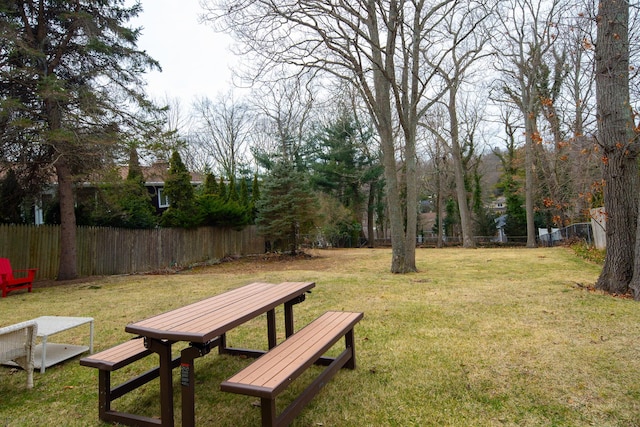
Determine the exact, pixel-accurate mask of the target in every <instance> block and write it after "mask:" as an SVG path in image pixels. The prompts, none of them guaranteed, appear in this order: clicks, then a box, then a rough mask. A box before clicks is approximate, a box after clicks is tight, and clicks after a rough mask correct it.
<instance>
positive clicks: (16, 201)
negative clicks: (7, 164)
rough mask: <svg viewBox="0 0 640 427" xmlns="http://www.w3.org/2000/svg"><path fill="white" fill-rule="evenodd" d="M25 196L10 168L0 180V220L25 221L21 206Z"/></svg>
mask: <svg viewBox="0 0 640 427" xmlns="http://www.w3.org/2000/svg"><path fill="white" fill-rule="evenodd" d="M24 197H25V193H24V190H23V189H22V187H21V186H20V183H19V182H18V178H17V176H16V173H15V171H14V170H13V169H9V170H8V172H7V174H6V176H5V177H4V179H3V180H2V181H0V222H5V223H13V224H21V223H23V222H24V220H23V218H22V215H21V212H20V208H21V207H22V204H23V200H24Z"/></svg>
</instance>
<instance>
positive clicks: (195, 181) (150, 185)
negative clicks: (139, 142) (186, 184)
mask: <svg viewBox="0 0 640 427" xmlns="http://www.w3.org/2000/svg"><path fill="white" fill-rule="evenodd" d="M141 169H142V176H143V177H144V185H145V187H147V190H148V191H149V194H151V203H152V204H153V206H154V207H155V208H156V212H157V213H158V214H160V213H162V212H164V211H165V210H166V209H167V208H168V207H169V205H170V201H169V198H168V197H167V196H165V195H164V192H163V190H164V183H165V181H166V179H167V177H168V175H169V163H167V162H157V163H154V164H152V165H151V166H142V167H141ZM128 173H129V167H128V166H123V167H121V168H120V176H121V177H122V179H126V178H127V175H128ZM203 182H204V177H203V176H202V175H201V174H199V173H195V172H191V184H192V185H193V186H199V185H201V184H202V183H203Z"/></svg>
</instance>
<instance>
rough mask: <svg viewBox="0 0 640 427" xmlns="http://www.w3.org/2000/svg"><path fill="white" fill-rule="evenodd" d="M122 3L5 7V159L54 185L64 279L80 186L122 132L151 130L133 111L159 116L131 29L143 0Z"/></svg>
mask: <svg viewBox="0 0 640 427" xmlns="http://www.w3.org/2000/svg"><path fill="white" fill-rule="evenodd" d="M124 3H125V2H123V1H122V0H101V1H97V0H94V1H39V2H32V1H2V2H1V3H0V33H1V34H2V37H1V40H2V41H1V42H0V45H1V46H2V47H1V48H0V51H1V52H2V53H1V54H0V64H1V65H0V161H3V162H4V161H6V162H8V163H12V164H18V165H19V166H20V168H21V169H22V170H21V171H20V172H19V175H20V176H24V177H25V181H24V182H23V186H26V185H27V184H29V185H30V186H33V187H36V186H37V185H35V184H40V185H42V184H43V183H45V182H47V180H48V179H50V177H51V176H52V175H54V176H55V178H56V181H57V191H58V194H57V200H58V202H59V213H58V216H59V218H60V224H61V228H60V239H61V240H60V252H59V269H58V280H66V279H72V278H75V277H76V276H77V265H78V263H77V249H76V217H75V210H74V205H75V202H76V197H75V196H76V195H75V189H76V186H75V185H74V184H75V183H76V180H78V179H85V177H86V176H89V175H90V174H91V173H92V172H94V171H96V170H102V169H103V168H104V165H105V162H106V161H108V160H110V159H111V156H113V155H114V153H115V152H116V149H117V148H119V147H118V143H119V142H121V141H122V140H123V138H122V134H123V133H124V132H126V131H132V132H138V133H143V132H144V131H145V130H149V129H150V128H151V126H150V125H151V123H150V121H148V118H149V117H150V115H145V118H142V116H143V115H144V114H141V115H140V116H136V115H134V114H132V113H131V107H133V108H140V109H141V111H144V112H145V113H153V112H154V111H155V109H154V107H153V106H152V105H151V103H150V102H149V101H148V100H147V99H146V97H145V94H144V90H143V75H144V72H145V70H147V69H153V68H159V64H158V63H157V62H156V61H154V60H153V59H152V58H150V57H149V56H148V55H147V54H146V53H145V52H143V51H140V50H138V49H137V46H136V44H137V40H138V37H139V36H140V31H139V30H137V29H135V28H130V27H128V26H127V24H128V22H129V21H130V20H131V19H133V18H135V17H136V16H137V15H138V14H139V13H140V12H141V10H142V7H141V5H140V3H138V2H136V3H135V4H132V5H125V4H124ZM18 159H19V162H18V161H17V160H18Z"/></svg>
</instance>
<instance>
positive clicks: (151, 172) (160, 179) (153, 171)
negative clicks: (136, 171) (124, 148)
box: [119, 162, 204, 184]
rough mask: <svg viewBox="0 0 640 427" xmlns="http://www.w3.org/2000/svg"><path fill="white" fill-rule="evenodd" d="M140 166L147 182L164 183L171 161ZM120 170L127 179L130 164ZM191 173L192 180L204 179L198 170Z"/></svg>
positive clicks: (196, 181)
mask: <svg viewBox="0 0 640 427" xmlns="http://www.w3.org/2000/svg"><path fill="white" fill-rule="evenodd" d="M140 168H141V169H142V176H143V178H144V182H145V183H146V184H164V182H165V181H166V180H167V177H168V176H169V163H167V162H156V163H154V164H152V165H151V166H141V167H140ZM119 170H120V176H121V177H122V179H126V178H127V175H128V174H129V166H121V167H120V168H119ZM189 174H190V175H191V182H194V183H201V182H203V181H204V177H203V176H202V174H199V173H196V172H189Z"/></svg>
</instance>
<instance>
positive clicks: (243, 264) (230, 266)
mask: <svg viewBox="0 0 640 427" xmlns="http://www.w3.org/2000/svg"><path fill="white" fill-rule="evenodd" d="M338 262H339V258H337V257H332V256H324V255H317V254H311V253H306V252H298V253H296V254H295V255H291V254H283V253H266V254H260V255H250V256H244V257H226V258H223V259H221V260H216V261H215V262H204V263H199V264H193V265H190V266H188V267H179V266H177V267H171V268H166V269H162V270H156V271H148V272H142V273H136V274H139V275H171V274H229V273H231V274H232V273H236V272H237V273H251V272H264V271H281V270H311V271H314V270H315V271H323V270H328V269H330V268H332V267H334V266H335V265H336V264H337V263H338ZM100 278H101V276H89V277H79V278H77V279H73V280H51V279H49V280H40V281H36V282H34V283H33V287H34V288H47V287H51V286H64V285H76V284H81V283H87V282H92V281H96V280H98V279H100Z"/></svg>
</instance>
